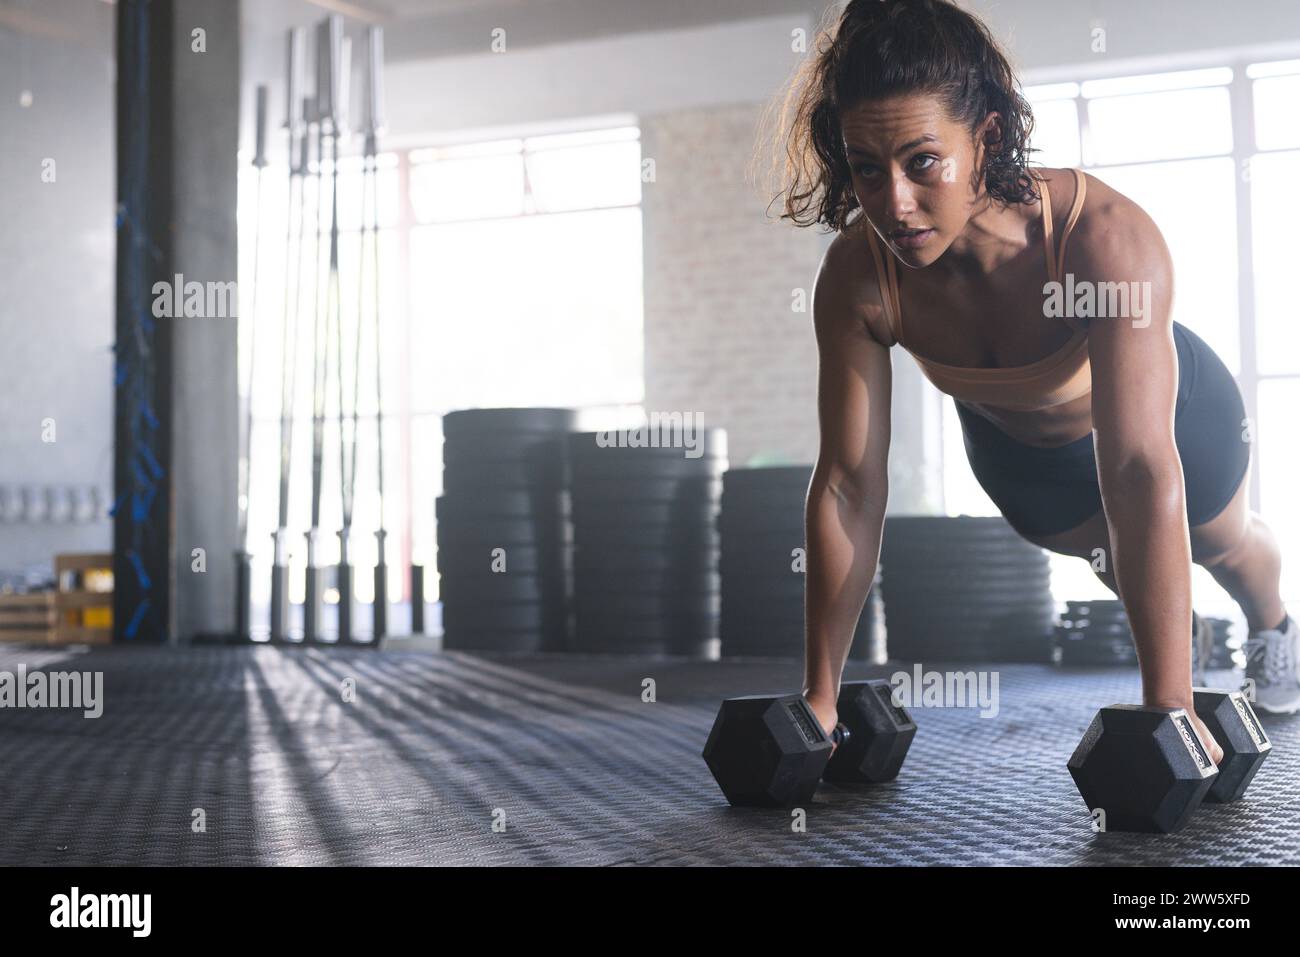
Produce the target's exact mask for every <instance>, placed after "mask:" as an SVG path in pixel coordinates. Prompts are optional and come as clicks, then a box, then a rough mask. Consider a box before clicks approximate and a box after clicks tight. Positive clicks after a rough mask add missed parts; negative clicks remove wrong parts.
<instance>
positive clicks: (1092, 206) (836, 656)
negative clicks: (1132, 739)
mask: <svg viewBox="0 0 1300 957" xmlns="http://www.w3.org/2000/svg"><path fill="white" fill-rule="evenodd" d="M787 103H788V104H789V106H788V109H787V110H786V113H785V118H786V120H787V122H788V123H789V127H790V133H789V140H788V141H787V143H786V156H787V163H786V167H785V170H786V186H785V190H784V213H783V215H782V218H788V219H790V220H792V221H793V222H794V223H796V224H797V225H800V226H809V225H814V224H825V225H826V226H828V227H830V228H831V229H833V230H836V231H837V232H838V235H837V236H836V237H835V239H834V240H833V241H832V243H831V245H830V247H829V249H828V250H827V252H826V255H825V258H824V260H823V262H822V264H821V267H820V269H819V272H818V275H817V282H816V287H815V291H814V295H813V312H814V321H813V325H814V329H815V333H816V338H817V346H818V355H819V372H818V416H819V421H820V428H821V440H820V450H819V454H818V459H817V465H816V468H815V470H814V473H813V478H812V482H811V484H810V487H809V492H808V500H807V514H806V531H807V547H808V566H807V597H806V612H807V651H806V674H805V687H804V694H805V695H806V697H807V698H808V701H809V703H810V704H811V705H812V707H813V709H814V710H815V712H816V713H817V715H818V717H819V718H820V719H821V721H822V724H823V725H824V726H825V728H826V729H827V731H828V732H829V731H831V730H832V729H834V728H835V725H836V711H835V699H836V691H837V689H838V686H839V681H840V675H841V672H842V670H843V667H844V661H845V657H846V655H847V654H848V649H849V643H850V640H851V637H852V633H853V630H854V625H855V623H856V620H857V618H858V615H859V614H860V611H861V608H862V605H863V602H864V600H865V596H866V594H867V591H868V588H869V585H870V583H871V580H872V577H873V576H874V574H875V570H876V564H877V561H878V559H879V554H880V538H881V530H882V526H883V523H884V517H885V500H886V496H887V485H888V472H887V459H888V452H889V430H890V408H889V403H890V351H889V350H890V348H891V347H892V346H894V345H901V346H902V347H903V348H904V349H906V350H907V351H908V352H911V353H912V354H913V355H914V356H915V358H916V359H917V362H918V363H919V364H920V366H921V368H922V370H923V371H924V372H925V374H926V375H927V377H928V378H930V379H931V381H933V382H934V384H935V385H936V386H938V388H939V389H940V390H942V391H944V392H946V393H948V394H950V395H952V396H953V397H954V399H955V401H956V407H957V411H958V413H959V415H960V420H961V423H962V429H963V431H964V433H965V444H966V449H967V454H968V457H969V459H970V462H971V466H972V468H973V470H974V472H975V475H976V477H977V478H978V480H979V482H980V484H981V485H982V486H983V487H984V489H985V491H987V492H988V494H989V496H990V497H991V498H992V499H993V501H994V502H995V503H996V504H997V505H998V507H999V508H1000V509H1001V510H1002V513H1003V515H1004V516H1005V517H1006V519H1007V521H1008V522H1009V523H1010V524H1011V525H1012V527H1013V528H1015V529H1016V531H1017V532H1018V533H1019V534H1020V535H1021V536H1023V537H1024V538H1025V539H1027V540H1028V541H1030V542H1033V543H1034V544H1036V545H1040V546H1042V547H1044V548H1047V549H1050V550H1051V551H1054V552H1059V553H1061V554H1065V555H1076V556H1080V557H1083V558H1087V559H1088V560H1089V561H1091V562H1092V563H1093V564H1094V568H1095V569H1096V570H1097V571H1098V575H1099V577H1101V578H1102V580H1103V581H1104V582H1105V583H1106V584H1107V585H1108V586H1109V587H1110V588H1111V589H1112V590H1113V591H1114V592H1115V593H1116V594H1117V595H1120V596H1123V598H1124V605H1125V608H1126V610H1127V612H1128V617H1129V621H1130V623H1131V626H1132V630H1133V635H1134V638H1135V641H1136V644H1137V651H1138V658H1139V661H1140V663H1141V669H1142V692H1143V699H1144V703H1145V704H1147V705H1153V706H1163V707H1180V708H1186V709H1187V711H1188V713H1189V714H1190V715H1192V716H1193V721H1194V723H1195V724H1196V726H1197V730H1198V732H1199V733H1200V735H1201V738H1202V740H1203V741H1204V742H1205V744H1206V746H1207V748H1208V749H1209V750H1210V751H1211V752H1212V753H1213V755H1214V759H1215V761H1216V763H1217V762H1218V761H1219V760H1220V759H1221V757H1222V751H1221V749H1220V748H1219V747H1218V746H1217V745H1216V744H1215V743H1214V741H1213V738H1212V737H1211V736H1210V735H1209V734H1208V733H1207V731H1206V729H1205V727H1204V725H1203V724H1202V723H1201V722H1200V721H1199V719H1196V718H1195V717H1194V715H1195V712H1194V711H1193V710H1192V681H1191V672H1192V669H1191V641H1190V640H1189V635H1191V633H1192V607H1191V565H1192V563H1193V562H1196V563H1197V564H1199V565H1202V566H1204V567H1205V568H1207V569H1208V570H1209V571H1210V573H1211V574H1212V575H1213V576H1214V578H1215V579H1216V580H1217V581H1218V582H1219V583H1220V584H1221V585H1222V586H1223V587H1224V588H1225V589H1226V590H1227V591H1228V593H1229V594H1230V595H1231V596H1232V597H1233V599H1235V600H1236V601H1237V603H1238V604H1239V605H1240V606H1241V609H1242V611H1243V612H1244V613H1245V616H1246V619H1247V621H1248V623H1249V626H1250V629H1251V634H1250V637H1249V640H1248V645H1247V654H1248V659H1249V668H1248V672H1247V674H1248V676H1249V677H1250V678H1251V679H1253V680H1254V683H1255V688H1256V707H1257V708H1259V709H1261V710H1264V711H1268V712H1273V713H1291V712H1294V711H1296V710H1298V709H1300V681H1298V680H1297V672H1296V649H1297V644H1298V643H1300V634H1298V632H1297V628H1296V625H1295V623H1294V622H1292V621H1291V619H1290V618H1289V617H1288V616H1287V614H1286V611H1285V609H1284V608H1283V606H1282V600H1281V596H1280V593H1279V578H1280V573H1281V572H1280V569H1281V558H1280V555H1279V551H1278V547H1277V543H1276V541H1275V540H1274V538H1273V536H1272V534H1271V533H1270V532H1269V530H1268V528H1267V527H1266V526H1265V525H1264V524H1263V523H1262V522H1261V521H1260V520H1259V518H1258V517H1256V516H1255V515H1253V514H1252V513H1251V512H1250V510H1249V508H1248V505H1247V500H1246V490H1247V487H1248V483H1247V481H1246V477H1247V472H1248V469H1249V464H1250V446H1249V444H1248V443H1249V430H1248V429H1247V428H1246V422H1245V413H1244V410H1243V406H1242V400H1241V395H1240V393H1239V392H1238V390H1237V387H1236V384H1235V383H1234V381H1233V379H1232V377H1231V375H1230V374H1229V373H1228V371H1227V369H1226V368H1225V367H1224V365H1223V363H1222V362H1221V361H1220V360H1219V359H1218V357H1217V356H1215V355H1214V353H1213V352H1212V351H1211V350H1210V349H1209V347H1208V346H1206V344H1205V343H1204V342H1203V341H1202V340H1201V339H1199V338H1198V337H1197V336H1195V335H1194V334H1193V333H1191V332H1190V331H1188V330H1187V329H1185V328H1184V327H1182V326H1180V325H1179V324H1177V323H1175V322H1173V321H1172V319H1171V315H1170V313H1171V308H1172V305H1173V298H1174V283H1173V267H1172V263H1171V261H1170V256H1169V252H1168V249H1167V248H1166V246H1165V243H1164V240H1163V239H1162V237H1161V235H1160V231H1159V230H1158V229H1157V228H1156V226H1155V224H1154V223H1153V222H1152V221H1151V218H1150V217H1149V216H1148V215H1147V214H1146V213H1145V212H1144V211H1143V210H1142V209H1141V207H1139V206H1138V205H1137V204H1136V203H1134V202H1133V201H1132V200H1130V199H1127V198H1126V197H1124V196H1123V195H1121V194H1119V193H1117V192H1116V191H1115V190H1113V189H1111V188H1110V187H1108V186H1107V185H1106V184H1105V183H1103V182H1101V181H1100V180H1097V179H1094V178H1092V177H1090V176H1087V175H1085V174H1083V173H1080V172H1079V171H1078V170H1060V169H1035V170H1033V171H1032V172H1030V170H1029V169H1028V167H1027V162H1026V160H1027V155H1026V154H1027V152H1028V148H1027V141H1028V138H1029V133H1030V130H1031V129H1032V122H1033V121H1032V117H1031V115H1030V111H1029V107H1028V104H1027V103H1026V102H1025V100H1024V99H1023V98H1022V97H1021V96H1020V95H1019V93H1018V92H1017V89H1016V80H1015V77H1014V75H1013V73H1012V70H1011V68H1010V66H1009V64H1008V63H1007V61H1006V59H1005V57H1004V55H1003V54H1002V52H1001V51H1000V50H999V48H998V46H997V44H996V43H995V42H994V41H993V39H992V38H991V36H990V35H989V33H988V31H987V29H986V28H985V27H984V26H983V25H982V24H981V23H980V22H979V21H977V20H975V19H974V18H973V17H971V16H970V15H969V14H967V13H965V12H963V11H962V10H960V9H958V8H957V7H956V6H954V5H952V4H951V3H948V2H946V0H884V2H882V0H852V2H851V3H850V4H849V5H848V7H847V8H846V9H845V11H844V13H843V16H842V18H841V19H840V23H839V26H838V30H837V31H836V34H835V36H834V37H833V39H830V40H829V42H828V44H826V45H824V46H823V48H822V49H820V50H819V51H818V52H817V54H816V55H815V56H813V57H811V58H810V60H809V63H808V65H807V67H806V68H805V71H804V73H803V74H802V75H801V77H800V78H799V79H798V80H797V81H796V85H795V87H794V88H793V89H792V91H791V94H790V96H789V98H788V99H787ZM900 264H901V265H900ZM1050 282H1059V283H1061V284H1063V286H1064V288H1065V289H1066V290H1067V291H1072V295H1071V299H1070V302H1074V301H1075V299H1074V297H1075V296H1078V295H1080V292H1079V291H1080V290H1083V289H1085V288H1091V289H1092V290H1093V291H1096V292H1098V294H1099V295H1098V298H1097V299H1096V300H1095V305H1096V306H1097V307H1098V308H1096V309H1094V310H1093V311H1092V312H1091V314H1087V308H1086V301H1084V300H1080V301H1079V303H1078V304H1079V305H1080V306H1082V307H1084V308H1083V312H1084V313H1085V314H1084V315H1082V316H1080V315H1079V314H1078V313H1079V310H1075V311H1074V313H1073V314H1071V310H1069V309H1064V310H1063V309H1062V308H1061V306H1062V301H1061V295H1060V293H1061V287H1054V286H1050V285H1048V284H1049V283H1050ZM1104 283H1124V284H1125V286H1124V287H1123V288H1124V289H1125V290H1128V291H1132V292H1133V293H1134V295H1133V297H1132V298H1131V299H1130V300H1129V301H1128V302H1127V303H1125V302H1124V301H1123V298H1122V297H1118V296H1116V295H1114V294H1113V291H1114V290H1117V289H1119V288H1120V287H1117V286H1105V285H1102V284H1104ZM1129 284H1135V285H1129ZM1108 290H1109V291H1111V292H1110V294H1108V292H1107V291H1108ZM1107 305H1109V306H1110V307H1111V309H1110V311H1109V312H1108V311H1107V309H1106V306H1107ZM1116 305H1118V307H1119V308H1118V310H1116V309H1115V308H1114V307H1115V306H1116ZM1063 312H1064V315H1063V314H1062V313H1063ZM1098 549H1100V550H1101V551H1098Z"/></svg>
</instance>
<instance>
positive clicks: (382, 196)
mask: <svg viewBox="0 0 1300 957" xmlns="http://www.w3.org/2000/svg"><path fill="white" fill-rule="evenodd" d="M327 165H328V164H327ZM640 165H641V152H640V136H639V131H638V130H637V129H636V128H634V127H620V128H615V129H602V130H596V131H587V132H581V133H563V134H556V135H547V136H535V137H529V138H520V139H510V140H503V141H494V142H486V143H472V144H461V145H455V146H441V147H428V148H420V149H411V150H405V151H401V152H395V153H388V154H385V155H383V156H381V157H380V161H379V166H380V169H379V174H378V181H377V182H378V194H379V197H378V207H379V225H380V230H379V243H380V246H379V248H380V257H379V261H380V265H379V271H380V284H379V288H380V294H379V303H378V309H379V315H380V316H381V318H382V327H381V329H382V331H381V339H382V351H383V357H382V373H381V381H382V384H383V402H384V470H385V501H384V511H385V515H384V519H385V525H386V527H387V530H388V532H389V539H388V552H387V559H388V563H389V567H390V574H391V581H390V594H391V595H393V596H406V594H407V582H408V575H407V569H408V568H409V565H410V563H411V562H415V563H418V564H423V565H425V566H426V568H427V569H428V579H427V581H428V590H427V592H426V596H427V597H428V598H429V600H436V598H437V582H436V576H435V575H434V574H433V570H434V564H435V551H434V548H435V546H434V541H435V531H434V527H433V522H434V499H435V497H436V496H437V495H438V494H439V493H440V491H441V488H442V433H441V416H442V415H443V414H444V413H445V412H447V411H449V410H451V409H456V408H468V407H475V406H512V405H558V406H572V407H582V408H584V409H588V410H593V412H594V415H595V417H596V418H599V416H600V414H601V412H602V410H604V411H605V412H606V413H607V414H617V413H618V411H619V410H621V409H623V408H624V407H627V406H633V405H636V404H638V403H640V402H641V401H642V400H643V398H644V375H643V369H642V350H643V344H642V343H643V337H642V285H641V209H640V202H641V176H640ZM243 175H244V176H245V180H244V181H243V182H242V183H241V190H240V204H241V208H240V229H241V256H242V259H243V261H242V262H241V276H242V277H244V282H243V283H241V288H242V289H243V290H244V295H243V309H244V311H245V312H246V313H247V312H249V311H250V310H252V309H253V308H254V306H253V303H252V301H251V289H252V282H251V277H252V265H253V249H254V231H255V227H256V228H259V229H260V249H259V251H258V259H259V271H258V278H259V284H258V285H259V288H258V289H257V303H256V318H257V322H256V324H255V326H246V328H256V330H257V333H256V359H255V364H254V375H255V387H254V403H253V412H254V426H253V456H252V459H253V462H252V477H251V481H250V517H249V523H250V528H251V530H252V534H251V541H252V544H253V552H254V555H255V564H254V569H255V570H254V602H255V604H257V605H264V604H266V603H268V602H269V598H270V596H269V578H270V575H269V566H270V561H271V555H270V547H269V545H270V541H271V533H272V532H273V530H274V529H275V527H276V525H277V515H276V510H277V501H278V492H277V489H278V481H279V442H280V418H279V417H280V389H281V382H282V373H283V366H282V357H283V355H284V353H283V350H282V346H281V342H282V340H283V332H284V326H283V322H282V317H283V315H284V308H285V299H284V297H285V293H286V290H289V304H290V306H291V307H292V306H293V305H294V301H295V298H294V297H295V296H301V297H302V302H303V313H302V317H301V319H300V328H299V329H298V332H299V336H298V340H297V343H296V346H295V347H293V351H292V354H293V355H294V356H295V367H296V383H295V389H296V392H297V399H296V410H297V421H296V425H295V429H294V439H293V441H294V461H293V468H292V486H293V488H292V492H291V496H290V499H291V509H290V516H289V527H290V529H291V534H290V542H291V545H292V547H293V557H292V560H291V563H290V564H291V568H292V569H293V572H292V574H291V581H292V582H293V589H294V590H293V592H292V597H293V599H294V600H295V601H301V600H302V592H301V589H302V584H301V583H302V569H303V566H304V565H305V562H306V554H305V547H304V546H303V544H302V543H303V540H304V539H303V533H304V532H305V531H306V529H307V527H308V525H309V524H310V489H311V445H312V435H311V431H312V422H311V395H312V372H313V359H314V355H313V343H312V319H311V311H312V309H313V308H314V303H315V297H316V296H318V295H323V292H324V284H323V280H322V282H321V283H320V285H319V289H317V288H313V287H312V284H311V283H309V282H306V283H304V282H302V281H300V280H298V279H297V278H296V277H297V276H298V275H299V274H300V273H299V271H298V270H297V269H295V268H294V259H295V258H296V255H297V250H298V249H299V248H302V249H303V250H304V251H305V262H306V263H308V264H309V263H310V262H311V261H312V256H313V255H317V256H319V257H320V261H321V263H322V266H323V267H324V266H327V264H328V255H327V252H328V236H326V237H324V242H323V243H322V244H321V246H320V247H319V248H317V247H316V240H315V236H314V229H315V222H316V217H315V204H316V201H317V195H316V180H315V179H314V178H313V179H310V180H308V183H309V187H308V189H307V191H306V192H307V195H306V203H305V207H304V211H305V215H306V219H305V221H306V223H307V224H308V225H307V229H306V232H305V239H304V244H303V246H302V247H298V245H297V236H296V228H297V227H296V222H297V207H296V206H295V207H294V210H295V212H294V224H295V225H294V230H295V233H294V239H293V243H294V245H293V246H292V247H291V250H292V253H291V255H289V256H288V257H287V258H286V248H285V247H286V231H285V227H286V215H285V211H286V210H287V209H288V208H289V196H288V185H287V176H286V175H285V174H284V173H283V171H282V170H277V169H276V168H274V167H272V168H269V169H268V170H267V172H266V173H265V174H264V176H265V178H264V180H263V182H262V184H261V187H260V194H259V192H258V189H259V188H258V186H257V183H256V178H255V176H256V174H255V173H254V172H253V171H252V170H247V171H246V172H245V173H244V174H243ZM297 201H298V200H297V198H296V193H295V199H294V202H295V203H296V202H297ZM322 202H323V203H324V204H325V205H326V206H328V203H329V192H328V179H327V185H326V188H325V192H324V193H323V194H322ZM361 203H362V176H361V166H360V161H359V160H357V159H344V160H341V161H340V163H339V212H340V231H341V238H340V244H339V285H340V288H339V294H340V301H341V302H342V304H343V309H342V327H343V331H344V338H345V342H346V343H348V344H349V345H347V346H345V351H344V356H345V363H344V382H345V383H346V385H347V386H348V388H349V390H350V389H351V387H352V377H351V376H352V373H351V366H350V364H349V362H350V358H351V355H352V349H351V345H350V343H352V342H353V341H354V339H353V336H354V335H355V325H354V323H355V321H356V316H357V315H359V314H360V315H363V316H364V317H365V319H366V323H367V335H369V331H368V330H369V323H371V321H372V317H373V315H374V310H375V308H376V305H375V303H374V301H373V298H372V296H371V295H370V294H369V293H368V292H365V288H364V287H363V286H362V285H360V284H359V282H358V267H359V264H360V262H361V259H362V255H361V241H360V234H359V226H360V221H361V208H362V207H361ZM259 216H260V222H258V218H259ZM367 241H368V240H367ZM368 268H369V266H367V269H368ZM310 274H311V270H310V269H309V268H304V269H303V270H302V271H301V275H302V276H304V277H307V276H310ZM367 281H368V280H367ZM363 292H365V294H364V295H363ZM291 327H292V324H291ZM246 338H247V337H245V339H246ZM242 345H243V347H244V348H243V353H242V357H241V361H242V364H243V365H242V368H243V375H241V382H242V381H245V377H246V375H247V370H248V362H249V354H248V349H247V346H248V343H247V341H245V342H244V343H242ZM362 348H363V354H364V355H366V356H367V357H370V358H368V359H367V361H366V362H365V363H364V364H363V366H362V369H361V380H360V388H359V392H360V396H361V401H360V403H359V406H358V409H359V419H360V424H359V430H360V442H359V445H358V462H357V489H356V498H355V505H354V511H353V524H352V527H353V537H352V541H353V556H352V561H353V563H354V564H355V565H356V566H358V567H359V568H361V569H365V568H366V567H367V566H370V565H373V564H374V562H375V559H376V555H377V552H376V547H377V546H376V539H375V536H374V534H373V532H374V530H375V529H376V528H377V527H378V522H379V515H378V505H379V503H378V496H377V481H376V475H377V469H378V463H377V461H376V458H375V449H376V442H375V438H376V434H375V424H376V421H377V417H376V414H375V413H376V404H375V383H376V369H375V367H374V360H373V353H371V352H370V351H369V350H370V349H371V345H370V343H369V341H368V340H366V341H363V346H362ZM333 361H334V360H333V359H331V362H333ZM333 374H334V370H333V367H331V375H333ZM349 395H350V391H349ZM325 422H326V424H325V456H324V467H323V471H322V474H323V482H322V517H321V527H322V528H323V529H324V532H323V533H322V544H323V547H324V549H325V551H324V554H323V556H322V561H323V562H325V563H327V564H328V563H330V562H333V561H336V560H337V554H338V540H337V536H336V535H335V534H334V532H335V531H336V530H337V529H338V528H339V526H340V525H341V524H342V506H341V499H340V491H339V474H340V466H339V451H338V444H337V443H338V435H339V428H338V406H337V404H336V400H335V398H334V387H333V386H331V390H330V399H329V402H328V406H327V414H326V420H325ZM356 593H357V598H358V600H359V601H360V602H363V603H364V602H369V601H370V600H371V599H372V598H373V586H372V582H371V580H370V576H369V575H368V574H366V573H365V572H364V571H362V572H361V573H359V574H358V575H357V576H356ZM327 600H336V596H334V595H328V594H327ZM258 620H259V621H260V620H262V617H261V616H259V617H258ZM404 625H405V622H404V621H403V620H402V614H401V613H395V614H394V620H393V627H394V628H395V629H400V628H402V627H404Z"/></svg>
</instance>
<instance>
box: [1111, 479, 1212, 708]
mask: <svg viewBox="0 0 1300 957" xmlns="http://www.w3.org/2000/svg"><path fill="white" fill-rule="evenodd" d="M1106 484H1107V487H1106V493H1107V494H1106V519H1107V523H1108V525H1109V526H1110V540H1111V545H1112V549H1113V551H1114V554H1113V555H1111V556H1108V558H1109V560H1111V561H1113V562H1114V571H1115V580H1116V581H1117V582H1118V584H1119V590H1120V594H1121V596H1122V597H1123V599H1124V608H1125V610H1126V611H1127V613H1128V618H1129V624H1130V626H1131V627H1132V631H1133V639H1134V642H1135V643H1136V645H1137V653H1138V661H1139V663H1140V664H1141V668H1142V694H1143V699H1144V701H1145V703H1146V704H1150V705H1164V706H1167V707H1173V706H1178V707H1190V706H1191V703H1192V700H1191V692H1192V684H1191V680H1192V679H1191V669H1192V661H1191V649H1192V642H1191V633H1192V580H1191V574H1192V554H1191V544H1190V540H1189V537H1188V531H1187V513H1186V506H1185V502H1184V499H1185V493H1184V490H1183V483H1182V476H1181V474H1178V475H1177V476H1175V477H1174V478H1170V477H1169V476H1159V475H1155V474H1149V473H1146V474H1141V475H1139V476H1138V477H1135V478H1130V479H1128V480H1120V481H1116V482H1111V483H1106Z"/></svg>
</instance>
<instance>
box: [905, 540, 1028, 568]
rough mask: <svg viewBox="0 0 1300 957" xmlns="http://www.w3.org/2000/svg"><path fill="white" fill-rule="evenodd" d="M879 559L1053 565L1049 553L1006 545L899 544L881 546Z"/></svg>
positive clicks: (910, 561) (919, 561) (923, 562)
mask: <svg viewBox="0 0 1300 957" xmlns="http://www.w3.org/2000/svg"><path fill="white" fill-rule="evenodd" d="M880 556H881V557H880V560H881V561H882V562H883V561H884V560H885V557H886V556H888V557H889V559H890V561H891V563H893V564H898V565H920V566H926V565H930V564H936V563H937V564H943V565H957V566H963V565H990V566H1013V567H1031V568H1032V567H1036V566H1038V565H1048V564H1050V559H1049V556H1048V553H1047V552H1043V551H1037V550H1033V549H1030V550H1025V549H1023V548H1021V547H1020V546H1018V545H1010V546H1008V545H1007V544H1006V543H1000V544H993V545H961V546H956V547H942V548H940V547H930V546H926V547H924V548H910V547H900V546H898V545H882V546H881V549H880Z"/></svg>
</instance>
